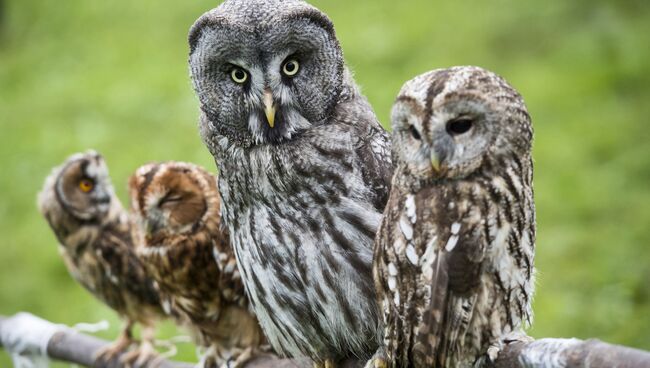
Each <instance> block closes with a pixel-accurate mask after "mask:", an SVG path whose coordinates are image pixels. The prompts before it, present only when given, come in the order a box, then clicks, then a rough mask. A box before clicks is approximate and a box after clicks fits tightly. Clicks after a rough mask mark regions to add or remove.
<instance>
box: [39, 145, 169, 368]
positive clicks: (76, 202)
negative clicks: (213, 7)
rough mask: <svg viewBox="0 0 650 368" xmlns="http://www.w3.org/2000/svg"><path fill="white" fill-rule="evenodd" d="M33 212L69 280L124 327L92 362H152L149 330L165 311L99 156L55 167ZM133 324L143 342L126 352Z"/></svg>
mask: <svg viewBox="0 0 650 368" xmlns="http://www.w3.org/2000/svg"><path fill="white" fill-rule="evenodd" d="M38 208H39V210H40V212H41V214H42V215H43V216H44V217H45V219H46V220H47V222H48V224H49V225H50V227H51V229H52V231H53V232H54V235H55V236H56V238H57V239H58V241H59V252H60V254H61V256H62V258H63V261H64V263H65V265H66V266H67V268H68V271H69V272H70V275H71V276H72V277H73V278H74V279H75V280H76V281H77V282H79V283H80V284H81V285H82V286H83V287H84V288H86V289H87V290H88V291H90V292H91V293H92V294H93V295H94V296H95V297H96V298H98V299H99V300H101V301H102V302H103V303H104V304H106V305H108V306H109V307H110V308H112V309H113V310H115V311H116V312H117V314H118V315H119V316H120V317H121V318H122V319H123V320H124V322H125V325H124V328H123V329H122V331H121V333H120V335H119V337H118V338H117V339H116V340H115V341H114V343H113V344H111V345H109V346H108V347H107V348H105V349H103V350H101V351H99V352H98V353H97V355H96V358H97V361H98V362H99V363H101V362H105V363H108V362H112V361H114V360H117V359H118V357H119V361H120V362H121V363H122V364H124V365H133V364H135V365H136V366H143V365H145V364H147V363H155V362H157V361H158V359H159V358H158V356H157V354H156V352H155V349H154V347H153V339H154V333H155V330H154V325H155V322H156V320H158V319H159V318H160V317H162V316H164V312H163V310H162V307H161V304H160V297H159V294H158V290H157V286H156V285H155V284H154V281H153V280H152V279H151V278H150V277H149V276H148V275H147V274H146V272H145V269H144V267H143V266H142V264H141V262H140V260H139V259H138V258H137V257H136V255H135V253H134V249H133V238H132V235H131V230H132V224H131V222H130V220H129V216H128V213H127V212H126V211H125V210H124V208H123V207H122V204H121V203H120V201H119V199H118V198H117V197H116V195H115V193H114V190H113V185H112V184H111V180H110V177H109V175H108V168H107V167H106V163H105V162H104V159H103V157H102V156H101V155H99V154H98V153H97V152H95V151H88V152H85V153H77V154H74V155H72V156H70V157H69V158H68V159H67V160H66V161H65V162H64V163H63V164H62V165H60V166H58V167H55V168H54V169H53V170H52V173H51V174H50V175H49V176H48V177H47V179H46V180H45V184H44V186H43V189H42V191H41V192H40V193H39V195H38ZM135 323H139V324H140V325H141V326H142V342H141V343H140V345H138V346H137V348H135V349H133V350H131V351H128V349H129V347H131V346H132V345H133V343H134V342H135V340H134V339H133V335H132V331H131V330H132V327H133V326H134V324H135ZM122 353H124V354H122Z"/></svg>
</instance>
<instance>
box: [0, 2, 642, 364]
mask: <svg viewBox="0 0 650 368" xmlns="http://www.w3.org/2000/svg"><path fill="white" fill-rule="evenodd" d="M217 4H218V2H215V1H185V2H180V1H173V2H172V1H160V0H155V1H154V0H139V1H130V0H113V1H105V2H104V1H87V0H66V1H51V0H29V1H19V0H0V234H2V235H1V236H0V315H11V314H14V313H16V312H18V311H29V312H32V313H35V314H37V315H39V316H42V317H44V318H46V319H49V320H51V321H54V322H59V323H65V324H75V323H78V322H93V321H98V320H102V319H107V320H108V321H109V322H110V323H111V328H110V330H109V331H105V332H103V333H101V334H100V335H101V336H103V337H107V338H113V337H114V336H116V334H117V329H118V326H119V323H118V321H117V319H116V317H115V315H114V314H113V313H112V312H111V311H110V310H109V309H108V308H106V307H104V306H103V304H101V303H99V302H98V301H96V300H95V299H94V298H93V297H92V296H90V295H89V294H87V293H86V292H85V291H84V290H82V288H81V287H80V286H79V285H77V284H76V283H75V282H73V281H72V279H71V278H70V277H69V276H68V274H67V271H66V269H65V267H64V265H63V263H62V262H61V260H60V259H59V256H58V253H57V246H56V244H57V243H56V239H55V238H54V236H53V234H52V233H51V232H50V229H49V228H48V227H47V225H46V223H45V221H44V220H43V219H42V218H41V217H40V215H39V214H38V212H37V210H36V205H35V201H36V193H37V192H38V190H39V189H40V187H41V185H42V183H43V180H44V178H45V177H46V176H47V175H48V173H49V171H50V168H51V167H53V166H54V165H58V164H59V163H60V162H62V161H63V160H64V159H65V158H66V157H67V156H68V155H69V154H71V153H73V152H76V151H82V150H86V149H88V148H95V149H97V150H98V151H100V152H101V153H103V154H104V156H105V157H106V160H107V162H108V165H109V167H110V169H111V173H112V177H113V181H114V184H115V185H116V188H117V191H118V195H119V196H120V197H121V198H122V200H123V202H126V190H125V188H126V180H127V177H128V176H129V175H130V174H131V173H132V172H133V171H134V170H135V169H136V167H138V166H139V165H141V164H143V163H145V162H148V161H153V160H171V159H174V160H186V161H192V162H195V163H198V164H201V165H204V166H206V167H208V168H209V169H210V170H214V163H213V160H212V157H211V156H210V154H209V153H208V151H207V150H206V149H205V148H204V146H203V144H202V143H201V141H200V138H199V136H198V131H197V129H196V121H197V116H198V104H197V101H196V99H195V97H194V95H193V91H192V88H191V84H190V80H189V77H188V75H189V73H188V68H187V65H186V62H187V53H188V48H187V42H186V35H187V31H188V29H189V27H190V25H191V24H192V23H193V21H194V20H195V19H196V18H197V17H198V16H199V15H201V13H203V12H204V11H206V10H208V9H210V8H212V7H214V6H216V5H217ZM313 4H314V5H316V6H318V7H319V8H321V9H322V10H324V11H325V12H326V13H328V14H329V16H330V17H331V18H332V20H333V22H334V24H335V26H336V30H337V34H338V37H339V38H340V40H341V43H342V46H343V49H344V52H345V56H346V59H347V61H348V64H349V65H350V67H351V68H352V69H353V71H354V72H355V75H356V79H357V82H358V83H359V84H361V86H362V87H363V91H364V93H365V94H366V95H367V96H368V98H369V99H370V102H371V103H372V105H373V106H374V108H375V111H376V112H377V115H378V116H379V119H380V121H382V123H383V124H384V125H385V126H386V127H388V125H389V119H388V117H389V110H390V106H391V103H392V101H393V99H394V97H395V96H396V94H397V92H398V90H399V88H400V86H401V85H402V83H403V82H404V81H406V80H407V79H410V78H412V77H413V76H415V75H417V74H420V73H422V72H424V71H427V70H429V69H433V68H438V67H446V66H451V65H462V64H475V65H480V66H483V67H486V68H488V69H491V70H493V71H496V72H497V73H499V74H501V75H503V76H504V77H505V78H506V79H507V80H508V81H510V82H511V83H512V84H513V85H514V86H515V87H516V88H518V89H519V91H521V93H522V94H523V96H524V97H525V99H526V101H527V104H528V107H529V110H530V113H531V115H532V117H533V122H534V126H535V130H536V140H535V146H534V158H535V196H536V200H537V213H538V226H539V227H538V241H537V247H538V248H537V259H536V264H537V267H538V270H539V272H538V279H537V280H538V282H537V294H536V297H535V305H534V309H535V314H536V318H535V325H534V328H533V329H532V330H531V333H532V335H533V336H535V337H579V338H590V337H596V338H599V339H603V340H605V341H608V342H612V343H618V344H625V345H629V346H633V347H638V348H644V349H648V350H650V332H649V331H650V129H649V128H648V127H646V126H645V124H646V123H648V116H650V47H649V46H650V3H649V2H647V1H645V0H638V1H632V0H626V1H616V2H613V1H607V0H601V1H594V0H574V1H565V0H550V1H543V2H542V1H538V2H533V1H516V0H508V1H506V0H496V1H490V2H484V1H479V0H476V1H465V0H463V1H457V2H453V3H451V2H442V1H431V0H412V1H410V0H409V1H400V2H396V1H391V0H356V1H354V2H352V1H342V0H340V1H325V0H318V1H316V0H314V1H313ZM644 122H645V123H644ZM175 334H177V332H176V331H175V329H174V327H173V326H172V325H171V324H169V323H167V324H165V325H164V327H163V328H162V331H161V332H160V334H159V335H160V337H161V338H164V337H169V336H173V335H175ZM194 356H195V355H194V349H193V347H192V346H191V345H189V344H186V345H185V346H182V347H181V352H180V355H179V356H178V357H177V359H184V360H193V359H194ZM10 364H11V363H10V360H9V357H8V355H7V354H6V353H5V352H3V351H1V350H0V366H1V367H7V366H10ZM54 366H55V367H64V365H62V364H57V365H54Z"/></svg>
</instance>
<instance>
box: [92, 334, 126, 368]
mask: <svg viewBox="0 0 650 368" xmlns="http://www.w3.org/2000/svg"><path fill="white" fill-rule="evenodd" d="M132 343H133V339H132V338H131V336H130V334H129V333H126V332H123V333H122V334H121V335H120V337H118V338H117V340H115V341H114V342H113V343H111V344H110V345H108V346H106V347H103V348H101V349H100V350H98V351H97V352H96V353H95V357H94V358H95V366H98V367H101V366H104V365H107V364H108V363H110V362H112V361H114V360H116V359H117V358H118V357H119V356H120V355H122V354H123V353H124V352H125V351H127V349H128V348H129V346H131V344H132Z"/></svg>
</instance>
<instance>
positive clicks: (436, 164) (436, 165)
mask: <svg viewBox="0 0 650 368" xmlns="http://www.w3.org/2000/svg"><path fill="white" fill-rule="evenodd" d="M431 167H433V170H435V172H440V158H438V154H437V153H436V150H435V149H432V150H431Z"/></svg>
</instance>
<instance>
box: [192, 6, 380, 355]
mask: <svg viewBox="0 0 650 368" xmlns="http://www.w3.org/2000/svg"><path fill="white" fill-rule="evenodd" d="M189 43H190V58H189V59H190V69H191V74H192V80H193V83H194V87H195V91H196V93H197V96H198V98H199V101H200V103H201V110H202V115H201V121H200V130H201V134H202V137H203V140H204V142H205V144H206V145H207V147H208V148H209V150H210V151H211V153H212V155H213V156H214V157H215V160H216V163H217V166H219V190H220V192H221V196H222V198H223V211H222V215H223V217H224V224H225V225H226V227H227V228H228V230H229V232H230V238H231V243H232V244H233V247H234V249H235V254H236V255H237V260H238V265H239V269H240V271H241V273H242V279H243V281H244V285H245V286H246V289H247V292H248V295H249V296H250V299H251V303H252V306H253V308H254V310H255V313H256V314H257V316H258V318H259V319H260V323H261V325H262V327H263V329H264V332H265V333H266V336H267V337H268V338H269V340H270V342H271V344H272V345H273V347H274V348H275V349H276V351H278V352H279V353H281V354H283V355H288V356H308V357H310V358H311V359H313V360H314V361H315V362H316V363H317V365H326V366H332V365H333V364H334V362H336V361H338V360H340V359H343V358H345V357H350V356H357V357H367V356H369V355H372V353H373V352H374V351H375V350H376V348H377V346H378V344H379V342H380V340H381V338H380V335H381V329H380V328H379V323H380V317H379V313H378V309H377V305H376V299H375V298H376V296H375V290H374V286H373V281H372V245H373V239H374V236H375V232H376V230H377V227H378V226H379V222H380V219H381V212H382V211H383V209H384V206H385V204H386V201H387V199H388V189H389V184H390V174H391V164H390V147H389V140H388V135H387V134H386V132H385V131H384V130H383V129H382V127H381V125H380V124H379V123H378V121H377V119H376V117H375V114H374V112H373V110H372V108H371V107H370V105H369V104H368V101H367V100H366V99H365V97H363V96H362V95H361V94H360V92H359V90H358V88H357V85H356V84H355V82H354V80H353V78H352V76H351V74H350V72H349V71H348V70H347V68H346V66H345V62H344V59H343V54H342V51H341V48H340V46H339V42H338V40H337V38H336V35H335V32H334V26H333V25H332V22H331V21H330V20H329V19H328V17H327V16H326V15H325V14H324V13H322V12H321V11H319V10H318V9H316V8H314V7H312V6H310V5H309V4H307V3H305V2H303V1H298V0H227V1H225V2H224V3H222V4H221V5H220V6H219V7H217V8H216V9H214V10H212V11H210V12H208V13H206V14H204V15H203V16H201V17H200V18H199V19H198V20H197V21H196V23H195V24H194V26H193V27H192V29H191V30H190V35H189Z"/></svg>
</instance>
